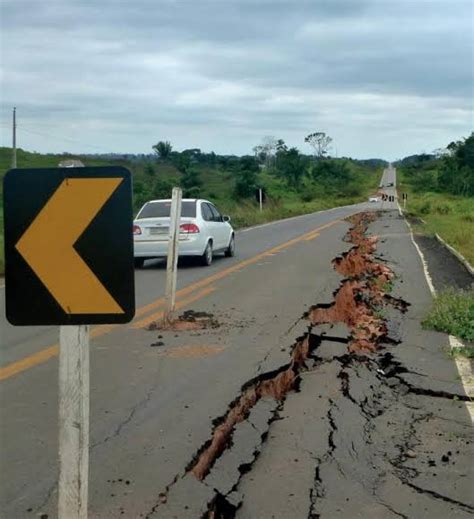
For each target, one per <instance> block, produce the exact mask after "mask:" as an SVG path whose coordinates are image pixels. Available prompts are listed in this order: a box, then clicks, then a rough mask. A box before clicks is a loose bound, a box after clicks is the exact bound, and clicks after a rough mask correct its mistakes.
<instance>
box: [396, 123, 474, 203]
mask: <svg viewBox="0 0 474 519" xmlns="http://www.w3.org/2000/svg"><path fill="white" fill-rule="evenodd" d="M397 166H398V167H401V168H402V169H403V172H404V177H405V179H406V181H408V182H409V183H410V184H411V186H412V187H413V190H414V191H416V192H435V193H436V192H438V193H450V194H453V195H460V196H465V197H469V196H474V133H472V134H471V135H470V136H469V137H467V138H465V139H462V140H459V141H455V142H451V143H450V144H449V145H448V146H447V147H446V148H445V149H442V150H437V151H436V153H433V154H426V153H424V154H420V155H411V156H410V157H405V158H404V159H403V160H401V161H400V162H398V163H397Z"/></svg>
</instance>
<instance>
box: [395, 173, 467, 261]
mask: <svg viewBox="0 0 474 519" xmlns="http://www.w3.org/2000/svg"><path fill="white" fill-rule="evenodd" d="M403 192H405V193H408V201H407V207H406V211H407V214H408V215H409V216H414V217H417V218H421V219H423V220H424V221H425V222H426V223H424V224H418V225H417V226H416V227H417V230H418V231H420V232H422V233H423V234H427V235H432V236H434V235H435V234H439V235H440V236H441V238H443V240H445V241H446V242H447V243H449V245H451V246H452V247H454V248H455V249H456V250H458V251H459V252H460V253H461V254H462V255H463V256H464V257H465V258H466V259H467V260H468V261H469V263H471V265H473V264H474V197H463V196H455V195H449V194H446V193H432V192H427V193H416V192H414V191H413V189H412V188H411V186H410V184H409V183H408V182H407V181H406V180H405V178H404V175H403V172H402V174H401V182H400V184H399V186H398V193H399V200H401V193H403Z"/></svg>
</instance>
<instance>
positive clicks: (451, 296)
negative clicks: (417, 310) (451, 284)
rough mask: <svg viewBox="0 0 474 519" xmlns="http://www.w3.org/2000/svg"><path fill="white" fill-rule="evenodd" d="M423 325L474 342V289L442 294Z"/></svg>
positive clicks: (448, 291) (434, 302)
mask: <svg viewBox="0 0 474 519" xmlns="http://www.w3.org/2000/svg"><path fill="white" fill-rule="evenodd" d="M422 325H423V327H425V328H430V329H433V330H436V331H439V332H445V333H449V334H451V335H455V336H456V337H459V338H460V339H466V340H467V341H474V288H470V289H468V290H454V289H448V290H445V291H444V292H440V293H439V294H438V295H437V296H435V298H434V301H433V306H432V308H431V310H430V312H429V314H428V315H427V316H426V318H425V319H424V320H423V322H422Z"/></svg>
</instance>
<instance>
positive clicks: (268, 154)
mask: <svg viewBox="0 0 474 519" xmlns="http://www.w3.org/2000/svg"><path fill="white" fill-rule="evenodd" d="M276 149H277V140H276V139H275V137H273V136H272V135H266V136H265V137H264V138H263V139H262V143H261V144H259V145H258V146H255V147H254V148H253V152H254V154H255V158H256V159H257V161H258V162H259V163H261V164H264V165H265V167H266V168H270V167H271V166H272V164H273V163H274V161H275V152H276Z"/></svg>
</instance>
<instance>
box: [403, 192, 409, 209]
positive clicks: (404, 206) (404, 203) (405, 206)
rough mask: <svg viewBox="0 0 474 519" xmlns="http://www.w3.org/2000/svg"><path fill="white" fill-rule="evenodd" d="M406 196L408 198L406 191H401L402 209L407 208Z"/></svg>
mask: <svg viewBox="0 0 474 519" xmlns="http://www.w3.org/2000/svg"><path fill="white" fill-rule="evenodd" d="M407 198H408V195H407V194H406V193H403V209H404V210H405V209H406V208H407Z"/></svg>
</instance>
